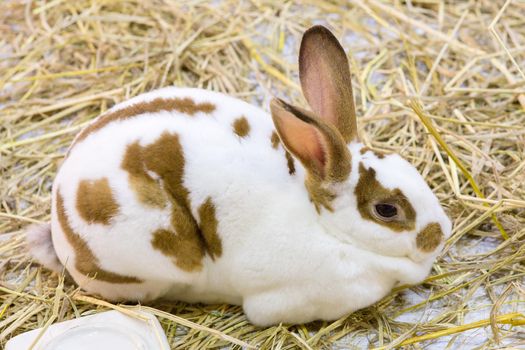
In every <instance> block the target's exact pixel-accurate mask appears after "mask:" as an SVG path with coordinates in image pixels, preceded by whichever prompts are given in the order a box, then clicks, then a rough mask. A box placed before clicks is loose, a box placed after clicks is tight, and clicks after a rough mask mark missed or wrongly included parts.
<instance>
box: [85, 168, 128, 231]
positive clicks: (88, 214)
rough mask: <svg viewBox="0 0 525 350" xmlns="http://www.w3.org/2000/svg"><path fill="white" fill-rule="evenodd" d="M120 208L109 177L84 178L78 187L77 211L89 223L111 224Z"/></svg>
mask: <svg viewBox="0 0 525 350" xmlns="http://www.w3.org/2000/svg"><path fill="white" fill-rule="evenodd" d="M118 210H119V206H118V204H117V202H115V199H114V198H113V194H112V193H111V187H109V181H108V179H107V178H102V179H100V180H82V181H80V183H79V184H78V189H77V211H78V213H79V214H80V216H81V217H82V219H84V220H86V221H87V222H89V223H98V224H103V225H109V222H110V220H111V218H112V217H114V216H115V215H116V214H117V213H118Z"/></svg>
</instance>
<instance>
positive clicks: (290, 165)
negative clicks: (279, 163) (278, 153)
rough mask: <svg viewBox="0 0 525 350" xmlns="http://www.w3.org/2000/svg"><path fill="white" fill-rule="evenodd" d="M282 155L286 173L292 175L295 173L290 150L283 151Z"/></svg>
mask: <svg viewBox="0 0 525 350" xmlns="http://www.w3.org/2000/svg"><path fill="white" fill-rule="evenodd" d="M284 155H285V156H286V164H287V165H288V174H290V175H294V174H295V161H294V160H293V157H292V155H291V154H290V152H288V151H285V153H284Z"/></svg>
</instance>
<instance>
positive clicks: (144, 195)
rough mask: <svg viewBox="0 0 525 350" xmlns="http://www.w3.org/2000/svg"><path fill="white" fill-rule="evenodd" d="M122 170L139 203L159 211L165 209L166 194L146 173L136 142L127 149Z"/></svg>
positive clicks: (139, 148)
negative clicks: (126, 173) (125, 173)
mask: <svg viewBox="0 0 525 350" xmlns="http://www.w3.org/2000/svg"><path fill="white" fill-rule="evenodd" d="M122 169H124V170H126V171H127V172H128V176H129V183H130V186H131V188H132V189H133V191H134V192H135V194H136V196H137V198H138V200H139V201H140V202H141V203H143V204H145V205H148V206H150V207H155V208H160V209H163V208H165V207H166V203H167V197H166V193H165V192H164V190H163V189H162V187H161V185H160V184H159V183H158V182H157V181H155V179H153V178H152V177H151V176H150V175H149V174H148V173H147V172H146V169H145V168H144V156H143V154H142V147H141V146H140V144H139V143H138V142H134V143H132V144H131V145H129V146H128V147H127V149H126V153H125V154H124V159H123V161H122Z"/></svg>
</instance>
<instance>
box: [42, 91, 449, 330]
mask: <svg viewBox="0 0 525 350" xmlns="http://www.w3.org/2000/svg"><path fill="white" fill-rule="evenodd" d="M156 97H168V98H172V97H190V98H192V99H193V100H194V101H195V102H197V103H199V102H211V103H213V104H214V105H216V107H217V108H216V110H215V111H214V112H213V113H212V115H211V116H210V115H205V114H203V113H197V114H196V115H195V116H193V117H189V116H187V115H183V114H180V115H179V113H177V112H159V113H156V114H154V115H153V114H144V115H141V116H137V117H134V118H131V119H127V120H124V121H115V122H112V123H109V124H108V125H107V126H105V127H104V128H103V129H100V130H98V131H97V132H95V133H93V134H91V135H90V136H88V137H87V138H86V139H84V140H82V141H81V142H79V143H78V144H76V145H75V146H74V147H73V148H72V149H71V152H70V154H69V156H68V158H66V159H65V161H64V163H63V165H62V167H61V169H60V171H59V173H58V174H57V177H56V180H55V183H54V186H53V201H56V191H57V189H60V192H61V194H62V195H63V197H64V204H65V208H66V211H67V215H68V218H69V221H70V222H71V226H72V227H73V228H74V230H75V231H76V232H78V233H80V234H81V235H82V236H83V238H84V239H85V240H86V241H87V242H88V245H89V247H90V248H91V250H92V251H93V252H94V254H95V255H96V256H97V258H98V259H99V261H100V264H101V266H102V268H104V269H106V270H109V271H112V272H115V273H119V274H123V275H129V276H136V277H138V278H140V279H142V280H144V281H145V282H144V283H143V284H111V283H107V282H101V281H96V280H91V279H88V278H86V277H85V276H83V275H82V274H81V273H79V272H78V271H77V270H76V269H75V266H74V261H75V252H74V250H73V249H72V247H71V245H70V244H69V243H68V241H67V239H66V238H65V236H64V234H63V232H62V229H61V227H60V224H59V222H58V220H57V215H56V209H55V206H56V205H55V203H54V204H53V210H52V221H51V225H52V234H53V243H54V248H55V250H56V254H57V255H58V257H59V259H60V261H61V262H62V264H64V265H65V266H66V268H67V270H68V271H69V272H70V273H71V275H72V276H73V278H74V279H75V280H76V281H77V282H78V283H79V284H80V285H81V286H82V287H83V288H84V289H85V290H87V291H89V292H93V293H97V294H100V295H102V296H103V297H105V298H108V299H132V300H147V299H153V298H157V297H165V298H173V299H177V300H185V301H190V302H227V303H233V304H242V305H243V307H244V310H245V312H246V315H247V316H248V318H249V319H250V320H251V321H252V322H253V323H255V324H258V325H269V324H274V323H279V322H290V323H302V322H308V321H311V320H315V319H325V320H333V319H336V318H339V317H341V316H343V315H345V314H347V313H349V312H352V311H354V310H357V309H359V308H363V307H366V306H368V305H370V304H372V303H374V302H376V301H378V300H379V299H381V298H382V297H384V296H385V295H386V294H387V293H389V291H390V290H391V288H392V287H393V286H394V285H395V284H396V283H418V282H420V281H422V280H423V279H424V278H425V277H426V276H427V275H428V273H429V271H430V268H431V266H432V262H433V260H434V258H435V256H436V255H437V254H438V253H439V251H440V249H437V250H436V251H435V252H433V253H430V254H424V253H422V252H419V251H418V250H417V248H416V247H415V236H416V234H417V232H418V230H419V229H421V228H422V227H424V226H425V225H426V224H428V223H430V222H438V223H440V225H441V227H442V229H443V232H444V233H445V235H446V236H448V235H450V221H449V220H448V218H447V217H446V216H445V214H444V212H443V210H442V209H441V207H440V205H439V203H438V201H437V199H436V198H435V196H434V195H433V194H432V192H431V191H430V189H429V188H428V186H427V185H426V184H425V182H424V181H423V180H422V178H421V176H420V175H419V174H418V173H417V171H416V170H415V169H414V168H413V167H412V166H411V165H410V164H408V163H407V162H406V161H404V160H403V159H402V158H400V157H399V156H396V155H392V156H388V157H386V158H385V159H382V160H380V159H377V158H376V157H375V156H374V155H373V154H372V153H371V152H368V153H365V154H364V155H361V154H360V152H359V150H360V149H361V147H362V144H357V143H354V144H351V145H350V146H349V149H350V151H351V153H352V171H351V174H350V178H349V179H348V181H346V182H344V183H342V184H339V185H337V188H336V190H337V193H338V194H339V196H338V198H337V199H336V200H335V201H334V207H335V211H334V212H333V213H331V212H328V211H326V210H322V211H321V214H320V215H319V214H318V213H317V212H316V210H315V208H314V206H313V204H312V203H311V202H310V200H309V197H308V193H307V191H306V189H305V186H304V178H305V171H304V169H303V168H302V167H301V166H300V163H299V162H298V161H296V162H295V164H296V168H297V172H296V174H295V175H293V176H290V175H289V173H288V168H287V166H286V158H285V156H284V149H283V147H282V145H281V146H279V148H278V150H275V149H273V148H272V147H271V142H270V136H271V134H272V132H273V130H274V126H273V124H272V120H271V117H270V116H269V115H268V114H267V113H265V112H264V111H262V110H260V109H258V108H256V107H254V106H251V105H249V104H247V103H245V102H242V101H240V100H237V99H234V98H231V97H228V96H225V95H222V94H218V93H214V92H210V91H205V90H199V89H183V88H175V87H169V88H164V89H161V90H157V91H153V92H150V93H147V94H143V95H140V96H137V97H135V98H133V99H131V100H129V101H127V102H124V103H122V104H119V105H117V106H116V107H114V110H115V109H119V108H122V107H124V106H127V105H130V104H132V103H136V102H140V101H148V100H151V99H154V98H156ZM240 116H245V117H246V118H247V119H248V121H249V124H250V126H251V131H250V133H249V136H247V137H246V138H239V137H238V136H236V135H235V134H234V133H233V132H232V122H233V121H234V120H235V119H236V118H238V117H240ZM165 131H169V132H174V133H177V134H178V135H179V137H180V141H181V144H182V146H183V149H184V157H185V160H186V165H185V172H184V185H185V186H186V188H188V189H189V191H190V202H191V208H192V212H193V214H194V216H195V217H198V215H197V209H196V208H198V207H199V205H201V204H202V203H203V202H204V201H205V200H206V198H207V197H211V198H212V200H213V202H214V204H215V207H216V215H217V218H218V221H219V224H218V232H219V235H220V238H221V240H222V247H223V253H222V256H221V257H219V258H217V259H216V260H215V261H212V260H211V259H210V258H209V257H208V256H206V257H205V258H204V268H203V269H202V270H201V271H200V272H195V273H188V272H184V271H182V270H180V269H178V268H177V267H176V266H175V265H174V264H173V262H172V261H171V259H170V258H169V257H166V256H164V255H163V254H162V253H161V252H159V251H157V250H155V249H153V247H152V245H151V238H152V232H153V231H155V230H156V229H158V228H161V227H169V222H170V208H169V207H167V208H165V209H162V210H161V209H152V208H149V207H146V206H144V205H143V204H141V203H139V202H138V201H137V199H136V196H135V193H134V192H133V191H132V190H131V188H130V185H129V183H128V174H127V173H126V172H125V171H124V170H123V169H122V168H121V162H122V158H123V155H124V151H125V149H126V146H127V145H128V144H130V143H132V142H135V141H137V140H138V141H139V142H140V143H141V144H142V145H147V144H149V143H151V142H153V141H155V140H156V139H157V138H158V137H159V136H160V135H161V134H162V133H163V132H165ZM360 161H362V162H363V164H364V165H365V166H367V167H374V169H376V172H377V177H378V180H379V181H380V182H381V183H382V184H383V185H384V186H385V187H398V188H400V189H401V190H402V191H403V192H404V193H405V194H406V196H407V197H408V198H409V200H410V201H411V203H412V205H413V207H414V208H415V210H416V212H417V224H416V226H417V228H416V230H414V232H403V233H396V232H392V231H390V230H388V229H387V228H385V227H383V226H380V225H377V224H374V223H373V222H370V221H366V220H364V219H363V218H362V217H361V216H360V214H359V212H358V211H357V209H356V199H355V195H354V187H355V184H356V183H357V181H358V177H359V172H358V165H359V162H360ZM102 177H107V178H108V179H109V182H110V185H111V188H112V190H113V193H114V196H115V198H116V200H117V202H118V203H119V205H120V211H119V214H118V215H117V216H116V217H115V218H113V221H112V224H111V225H110V226H105V225H100V224H89V223H87V222H85V221H84V220H83V219H82V218H81V217H80V215H79V214H78V213H77V211H76V207H75V200H76V198H75V196H76V190H77V186H78V183H79V181H81V180H84V179H92V180H95V179H99V178H102ZM46 254H47V255H46ZM46 254H43V255H42V254H40V255H39V256H47V257H50V256H51V255H50V254H49V252H48V250H47V248H46ZM41 261H42V262H45V260H44V259H41ZM47 262H49V261H47ZM48 265H50V264H48Z"/></svg>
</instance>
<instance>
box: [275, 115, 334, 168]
mask: <svg viewBox="0 0 525 350" xmlns="http://www.w3.org/2000/svg"><path fill="white" fill-rule="evenodd" d="M279 119H280V123H279V124H280V125H279V131H280V133H281V135H282V137H284V138H285V139H286V142H285V143H286V144H287V146H288V148H289V150H290V152H292V153H293V154H295V155H296V156H297V157H299V158H300V159H301V160H303V161H306V162H309V161H312V162H313V163H314V164H315V166H316V167H318V168H319V170H320V171H323V170H324V166H325V162H326V154H325V153H326V150H325V147H324V145H323V141H322V136H321V135H320V133H319V131H317V130H316V129H315V128H314V127H313V126H311V125H310V124H307V123H305V122H303V121H302V120H300V119H297V118H296V117H294V116H293V115H292V114H289V113H286V115H285V116H283V117H281V118H279Z"/></svg>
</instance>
